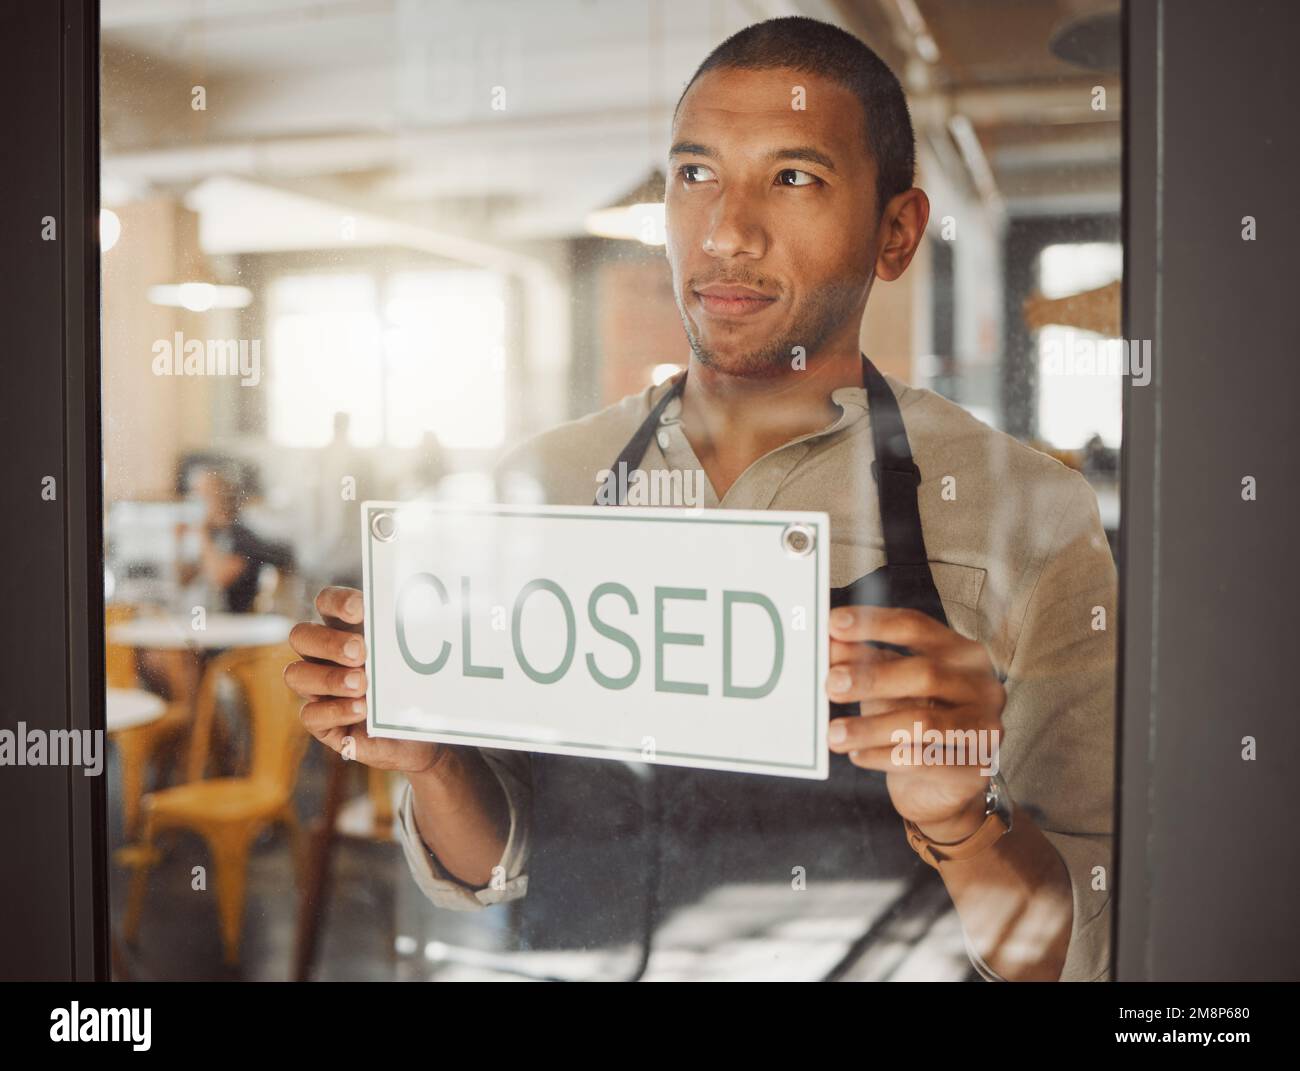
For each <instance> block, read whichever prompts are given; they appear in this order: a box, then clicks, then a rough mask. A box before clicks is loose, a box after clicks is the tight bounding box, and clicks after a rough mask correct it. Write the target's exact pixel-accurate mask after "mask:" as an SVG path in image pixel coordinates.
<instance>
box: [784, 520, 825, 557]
mask: <svg viewBox="0 0 1300 1071" xmlns="http://www.w3.org/2000/svg"><path fill="white" fill-rule="evenodd" d="M816 545H817V533H816V532H815V531H813V529H812V528H810V527H809V526H808V525H806V524H789V525H786V527H785V529H784V530H783V531H782V532H781V546H783V547H785V552H786V553H787V554H789V555H790V556H791V557H792V558H806V557H808V555H809V554H811V553H812V552H813V547H815V546H816Z"/></svg>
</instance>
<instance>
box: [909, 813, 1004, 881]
mask: <svg viewBox="0 0 1300 1071" xmlns="http://www.w3.org/2000/svg"><path fill="white" fill-rule="evenodd" d="M903 828H904V829H905V830H906V831H907V843H908V844H910V845H911V846H912V850H913V851H914V852H916V854H917V855H919V856H920V857H921V858H922V859H924V860H925V861H926V862H927V863H929V864H930V865H931V866H932V867H934V868H935V869H936V870H938V869H939V864H940V863H946V862H957V861H960V860H963V859H970V858H971V857H972V856H976V855H978V854H979V853H980V852H982V851H983V850H984V849H985V848H987V847H988V846H989V845H990V844H992V843H993V842H994V841H996V840H998V839H999V838H1000V837H1002V836H1003V835H1004V834H1005V833H1007V832H1009V831H1010V829H1011V827H1010V826H1009V825H1008V824H1007V823H1006V821H1005V819H1003V817H1002V815H1001V814H999V813H998V812H997V811H996V810H994V811H989V812H988V813H987V814H986V815H985V816H984V821H983V822H982V823H980V827H979V828H978V829H977V830H975V832H974V833H972V834H971V835H970V836H969V837H965V838H963V839H962V840H959V841H957V842H956V843H955V844H940V843H939V842H938V841H934V840H931V839H930V838H929V837H927V836H926V835H925V834H924V833H922V832H921V829H920V827H919V826H918V825H917V824H916V823H915V822H913V821H911V820H910V819H906V818H905V819H903Z"/></svg>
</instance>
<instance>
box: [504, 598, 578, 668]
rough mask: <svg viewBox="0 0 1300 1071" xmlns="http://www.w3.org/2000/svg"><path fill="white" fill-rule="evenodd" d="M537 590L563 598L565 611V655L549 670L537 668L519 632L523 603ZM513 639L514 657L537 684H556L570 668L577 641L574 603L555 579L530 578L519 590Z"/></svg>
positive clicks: (511, 623)
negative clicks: (528, 655) (542, 670)
mask: <svg viewBox="0 0 1300 1071" xmlns="http://www.w3.org/2000/svg"><path fill="white" fill-rule="evenodd" d="M534 591H549V592H550V593H551V594H552V595H554V596H555V597H556V598H557V599H559V600H560V607H561V608H562V609H563V610H564V625H565V629H566V637H565V641H564V657H563V658H561V659H560V664H559V665H558V666H556V667H555V668H554V669H553V670H551V671H550V672H549V673H543V672H541V671H540V670H537V669H534V668H533V666H532V664H531V663H530V662H529V661H528V659H527V658H525V657H524V645H523V640H522V639H521V637H520V635H519V622H520V620H521V619H522V618H523V616H524V602H525V601H526V600H527V599H528V596H529V595H531V594H532V593H533V592H534ZM510 640H511V642H512V643H513V644H514V646H515V658H517V659H518V660H519V666H520V668H521V669H522V670H523V671H524V672H525V673H527V674H528V676H529V677H531V678H532V679H533V680H535V681H536V682H537V683H538V684H554V683H555V682H556V681H558V680H559V679H560V678H561V677H563V676H564V675H565V674H566V673H567V672H568V671H569V666H570V665H572V663H573V652H574V648H575V647H576V646H577V642H578V639H577V626H576V624H575V622H574V619H573V604H572V603H571V602H569V597H568V596H567V595H566V594H564V589H563V588H562V587H560V585H559V584H557V583H556V582H555V581H554V580H530V581H528V583H527V584H525V585H524V587H523V590H522V591H520V592H519V597H518V598H516V599H515V611H514V614H513V615H512V617H511V621H510Z"/></svg>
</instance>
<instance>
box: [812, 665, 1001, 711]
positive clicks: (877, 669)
mask: <svg viewBox="0 0 1300 1071" xmlns="http://www.w3.org/2000/svg"><path fill="white" fill-rule="evenodd" d="M985 683H986V682H985V681H984V679H983V678H982V677H979V676H976V675H972V674H971V673H970V672H969V671H967V670H962V669H955V668H953V667H952V666H950V665H948V664H946V663H944V662H941V661H939V660H937V659H934V658H917V657H913V658H899V659H895V660H893V661H874V662H841V663H840V664H839V665H835V666H832V667H831V669H830V672H829V673H828V674H827V675H826V694H827V695H828V696H830V698H831V699H833V700H834V701H835V702H837V703H851V702H853V701H854V700H863V699H904V698H907V697H909V696H910V697H915V698H918V699H934V700H936V701H938V702H942V703H969V702H972V701H974V700H975V699H977V698H980V697H983V696H984V688H985Z"/></svg>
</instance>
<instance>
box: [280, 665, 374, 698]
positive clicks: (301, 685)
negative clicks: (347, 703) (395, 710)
mask: <svg viewBox="0 0 1300 1071" xmlns="http://www.w3.org/2000/svg"><path fill="white" fill-rule="evenodd" d="M284 683H285V684H287V685H288V686H289V688H290V690H292V691H294V692H296V693H297V694H298V695H300V696H302V697H303V698H304V699H315V698H317V697H318V696H347V697H351V698H357V697H360V696H363V695H365V694H366V671H365V670H364V669H352V668H350V667H348V666H332V665H327V664H324V663H318V662H290V663H289V665H287V666H286V667H285V670H284Z"/></svg>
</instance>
